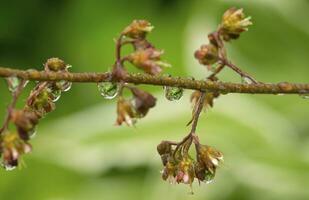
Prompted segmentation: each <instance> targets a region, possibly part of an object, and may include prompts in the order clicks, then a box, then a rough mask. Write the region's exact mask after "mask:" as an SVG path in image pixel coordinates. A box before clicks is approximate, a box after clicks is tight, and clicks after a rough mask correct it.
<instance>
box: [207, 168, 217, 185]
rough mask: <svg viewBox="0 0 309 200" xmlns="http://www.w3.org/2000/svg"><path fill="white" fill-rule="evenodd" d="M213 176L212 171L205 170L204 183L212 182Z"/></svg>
mask: <svg viewBox="0 0 309 200" xmlns="http://www.w3.org/2000/svg"><path fill="white" fill-rule="evenodd" d="M214 178H215V174H214V173H211V172H210V171H206V174H205V182H206V184H210V183H212V182H213V180H214Z"/></svg>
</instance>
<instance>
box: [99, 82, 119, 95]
mask: <svg viewBox="0 0 309 200" xmlns="http://www.w3.org/2000/svg"><path fill="white" fill-rule="evenodd" d="M98 89H99V92H100V93H101V96H102V97H104V98H105V99H113V98H115V97H116V96H117V94H118V92H119V86H118V84H117V83H112V82H100V83H98Z"/></svg>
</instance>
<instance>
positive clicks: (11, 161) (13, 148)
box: [0, 132, 31, 169]
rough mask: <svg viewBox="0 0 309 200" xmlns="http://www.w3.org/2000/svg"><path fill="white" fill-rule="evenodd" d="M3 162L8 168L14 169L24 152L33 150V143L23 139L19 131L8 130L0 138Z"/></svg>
mask: <svg viewBox="0 0 309 200" xmlns="http://www.w3.org/2000/svg"><path fill="white" fill-rule="evenodd" d="M0 148H1V150H0V152H2V154H3V155H2V164H3V166H4V167H5V168H6V169H13V168H14V167H16V166H17V165H18V161H19V158H20V156H21V155H22V154H26V153H29V152H31V145H30V144H28V143H26V142H25V141H23V140H22V139H21V138H20V137H19V135H18V134H17V133H11V132H6V133H5V134H3V135H2V136H1V139H0Z"/></svg>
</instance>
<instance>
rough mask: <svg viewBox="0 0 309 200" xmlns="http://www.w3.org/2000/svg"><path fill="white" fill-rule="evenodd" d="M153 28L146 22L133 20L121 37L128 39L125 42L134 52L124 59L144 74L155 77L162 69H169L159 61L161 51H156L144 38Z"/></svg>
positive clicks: (166, 64) (167, 65) (164, 63)
mask: <svg viewBox="0 0 309 200" xmlns="http://www.w3.org/2000/svg"><path fill="white" fill-rule="evenodd" d="M152 29H153V26H151V24H150V23H149V22H148V21H146V20H134V21H133V22H132V23H131V24H130V25H129V26H128V27H126V28H125V29H124V30H123V31H122V36H125V37H126V38H128V40H127V41H130V43H131V44H132V45H133V47H134V50H135V51H134V52H132V53H131V54H130V55H128V56H127V57H125V60H126V61H129V62H130V63H132V64H133V65H134V66H136V67H137V68H139V69H142V70H143V71H144V72H145V73H148V74H151V75H157V74H159V73H160V72H161V71H162V68H163V67H169V66H170V65H169V64H168V63H166V62H163V61H161V55H162V54H163V51H162V50H158V49H156V48H155V47H154V46H153V45H152V44H151V43H150V42H149V41H147V39H146V36H147V34H148V33H149V32H151V30H152Z"/></svg>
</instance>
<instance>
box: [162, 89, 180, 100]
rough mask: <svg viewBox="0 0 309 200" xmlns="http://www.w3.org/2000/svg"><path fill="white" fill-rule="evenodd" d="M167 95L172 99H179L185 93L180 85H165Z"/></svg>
mask: <svg viewBox="0 0 309 200" xmlns="http://www.w3.org/2000/svg"><path fill="white" fill-rule="evenodd" d="M164 91H165V97H166V98H167V99H168V100H170V101H177V100H179V99H180V98H181V97H182V95H183V89H182V88H179V87H169V86H164Z"/></svg>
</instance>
